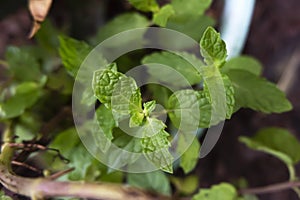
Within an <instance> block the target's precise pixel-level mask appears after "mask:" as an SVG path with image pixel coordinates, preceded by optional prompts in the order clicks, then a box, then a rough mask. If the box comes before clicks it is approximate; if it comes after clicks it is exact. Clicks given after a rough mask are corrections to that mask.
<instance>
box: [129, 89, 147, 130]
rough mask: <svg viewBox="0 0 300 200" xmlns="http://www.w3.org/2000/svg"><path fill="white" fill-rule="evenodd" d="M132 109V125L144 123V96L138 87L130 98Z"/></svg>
mask: <svg viewBox="0 0 300 200" xmlns="http://www.w3.org/2000/svg"><path fill="white" fill-rule="evenodd" d="M129 110H130V122H129V126H130V127H135V126H139V125H141V124H142V123H143V120H144V117H145V116H144V113H143V109H142V97H141V92H140V89H139V88H138V89H136V91H135V92H134V93H133V94H132V96H131V98H130V104H129Z"/></svg>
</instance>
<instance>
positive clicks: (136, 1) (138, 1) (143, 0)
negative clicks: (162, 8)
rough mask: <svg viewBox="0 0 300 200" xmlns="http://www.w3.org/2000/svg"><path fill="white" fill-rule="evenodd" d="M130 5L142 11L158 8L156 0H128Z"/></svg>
mask: <svg viewBox="0 0 300 200" xmlns="http://www.w3.org/2000/svg"><path fill="white" fill-rule="evenodd" d="M128 1H129V3H130V4H131V5H133V6H134V7H135V8H136V9H138V10H141V11H144V12H149V11H151V12H157V11H158V10H159V5H158V4H157V2H156V0H128Z"/></svg>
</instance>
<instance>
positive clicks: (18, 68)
mask: <svg viewBox="0 0 300 200" xmlns="http://www.w3.org/2000/svg"><path fill="white" fill-rule="evenodd" d="M5 59H6V60H7V62H8V65H9V71H10V72H11V73H12V75H13V76H14V78H15V79H16V80H17V81H21V82H23V81H40V79H41V78H42V73H41V71H40V65H39V63H38V61H37V59H36V57H35V55H32V54H31V53H30V52H29V51H26V49H22V48H19V47H14V46H10V47H8V48H7V50H6V53H5Z"/></svg>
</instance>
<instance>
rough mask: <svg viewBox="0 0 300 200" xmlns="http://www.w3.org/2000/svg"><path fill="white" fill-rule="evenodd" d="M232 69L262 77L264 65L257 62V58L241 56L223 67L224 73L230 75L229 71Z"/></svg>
mask: <svg viewBox="0 0 300 200" xmlns="http://www.w3.org/2000/svg"><path fill="white" fill-rule="evenodd" d="M232 69H239V70H245V71H248V72H250V73H252V74H254V75H257V76H259V75H261V71H262V65H261V63H260V62H259V61H258V60H256V59H255V58H252V57H249V56H239V57H235V58H232V59H230V60H229V61H227V62H226V63H225V65H224V66H223V67H222V70H221V71H222V73H225V74H226V73H228V71H229V70H232Z"/></svg>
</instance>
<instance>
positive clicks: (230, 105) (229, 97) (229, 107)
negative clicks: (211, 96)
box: [222, 75, 235, 119]
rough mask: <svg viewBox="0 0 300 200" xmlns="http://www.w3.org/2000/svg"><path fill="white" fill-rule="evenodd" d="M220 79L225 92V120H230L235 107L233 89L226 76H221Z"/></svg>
mask: <svg viewBox="0 0 300 200" xmlns="http://www.w3.org/2000/svg"><path fill="white" fill-rule="evenodd" d="M222 79H223V83H224V88H225V92H226V118H227V119H230V117H231V115H232V113H233V112H234V106H235V99H234V87H233V85H232V83H231V81H230V79H229V78H228V77H227V76H226V75H222Z"/></svg>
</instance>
